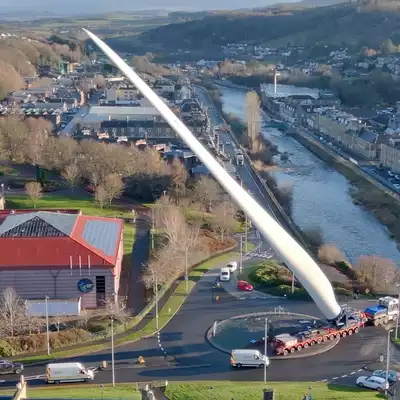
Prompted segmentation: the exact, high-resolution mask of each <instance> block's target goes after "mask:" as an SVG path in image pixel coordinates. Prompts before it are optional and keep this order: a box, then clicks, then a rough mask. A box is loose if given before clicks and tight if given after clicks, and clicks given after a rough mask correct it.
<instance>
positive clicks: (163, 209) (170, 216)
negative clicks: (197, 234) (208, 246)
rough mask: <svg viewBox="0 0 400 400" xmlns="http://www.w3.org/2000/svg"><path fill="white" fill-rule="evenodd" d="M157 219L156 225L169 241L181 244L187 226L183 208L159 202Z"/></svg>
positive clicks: (175, 244)
mask: <svg viewBox="0 0 400 400" xmlns="http://www.w3.org/2000/svg"><path fill="white" fill-rule="evenodd" d="M162 201H164V200H162ZM155 219H156V226H157V227H158V228H159V229H160V231H161V232H162V233H163V234H164V235H165V236H166V237H167V239H168V242H169V243H170V244H171V245H174V246H179V245H180V241H181V238H182V233H183V232H184V229H185V226H186V222H185V215H184V213H183V210H182V209H181V208H179V207H177V206H175V205H173V204H162V203H160V202H158V208H157V210H156V215H155Z"/></svg>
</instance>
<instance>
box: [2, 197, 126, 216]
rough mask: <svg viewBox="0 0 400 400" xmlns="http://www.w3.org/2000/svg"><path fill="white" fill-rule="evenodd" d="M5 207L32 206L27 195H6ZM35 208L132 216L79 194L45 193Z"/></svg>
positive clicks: (115, 207) (124, 210) (25, 207)
mask: <svg viewBox="0 0 400 400" xmlns="http://www.w3.org/2000/svg"><path fill="white" fill-rule="evenodd" d="M6 201H7V208H11V209H30V208H32V201H31V200H30V199H29V198H28V197H27V196H7V198H6ZM36 208H37V209H38V210H39V209H41V208H42V209H43V208H44V209H53V208H54V209H59V210H67V209H79V210H82V212H83V214H85V215H95V216H101V217H115V218H123V217H125V218H132V217H133V215H132V213H131V212H130V211H129V210H127V209H124V208H121V207H118V206H114V205H112V206H111V207H105V208H103V209H101V208H100V207H98V206H96V204H95V203H94V202H93V200H92V199H90V198H82V197H80V196H75V195H73V194H71V196H57V195H45V196H44V197H43V198H41V199H40V200H38V201H37V204H36Z"/></svg>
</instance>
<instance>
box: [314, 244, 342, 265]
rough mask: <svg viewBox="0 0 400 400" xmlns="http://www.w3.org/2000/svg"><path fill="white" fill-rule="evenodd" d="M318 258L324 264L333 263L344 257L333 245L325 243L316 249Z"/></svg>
mask: <svg viewBox="0 0 400 400" xmlns="http://www.w3.org/2000/svg"><path fill="white" fill-rule="evenodd" d="M318 259H319V260H320V261H321V262H323V263H325V264H333V263H335V262H337V261H344V260H345V259H346V257H345V256H344V254H343V253H342V252H341V251H340V250H339V249H338V248H337V247H336V246H335V245H333V244H325V245H323V246H321V247H320V248H319V249H318Z"/></svg>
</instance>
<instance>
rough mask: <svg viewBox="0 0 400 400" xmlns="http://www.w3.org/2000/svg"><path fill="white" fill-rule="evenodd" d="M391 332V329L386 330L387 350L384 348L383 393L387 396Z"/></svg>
mask: <svg viewBox="0 0 400 400" xmlns="http://www.w3.org/2000/svg"><path fill="white" fill-rule="evenodd" d="M392 332H393V329H389V330H388V336H387V348H386V375H385V377H386V381H385V393H386V394H387V391H388V389H389V380H388V376H389V365H390V334H391V333H392Z"/></svg>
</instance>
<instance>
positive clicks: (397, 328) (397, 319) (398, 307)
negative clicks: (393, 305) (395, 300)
mask: <svg viewBox="0 0 400 400" xmlns="http://www.w3.org/2000/svg"><path fill="white" fill-rule="evenodd" d="M399 286H400V285H399V284H397V285H396V287H399ZM399 313H400V292H399V304H398V305H397V315H396V331H395V334H394V337H395V338H396V340H397V338H398V331H399Z"/></svg>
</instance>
